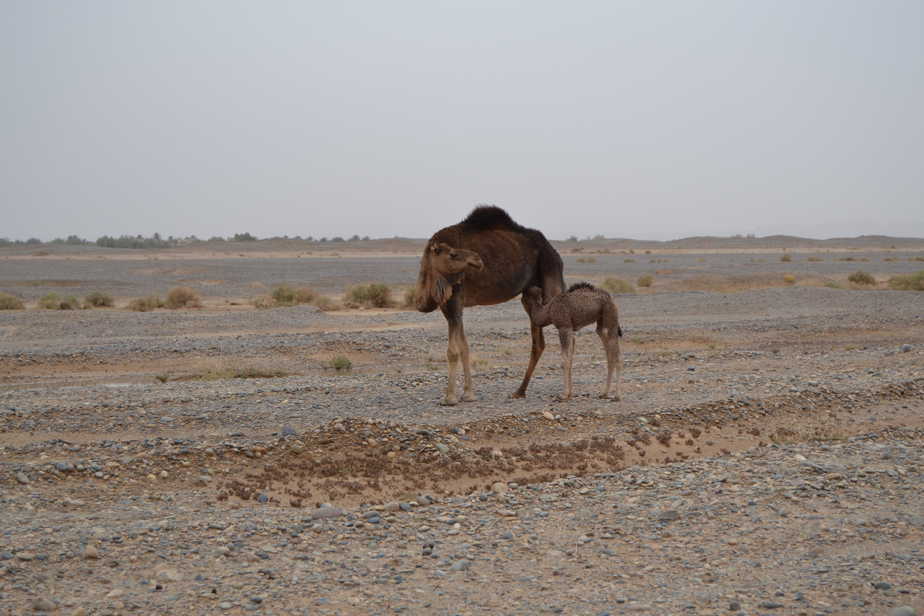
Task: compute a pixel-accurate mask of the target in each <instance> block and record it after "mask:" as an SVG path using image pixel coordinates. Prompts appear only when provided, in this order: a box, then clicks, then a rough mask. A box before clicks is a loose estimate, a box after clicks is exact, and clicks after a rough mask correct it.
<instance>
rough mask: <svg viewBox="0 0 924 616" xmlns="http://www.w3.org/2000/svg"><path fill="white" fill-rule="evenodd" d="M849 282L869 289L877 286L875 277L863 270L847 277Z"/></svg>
mask: <svg viewBox="0 0 924 616" xmlns="http://www.w3.org/2000/svg"><path fill="white" fill-rule="evenodd" d="M847 280H849V281H850V282H852V283H853V284H855V285H859V286H863V287H869V286H873V285H875V284H876V279H875V278H873V275H872V274H870V273H869V272H864V271H863V270H857V271H855V272H854V273H852V274H851V275H849V276H847Z"/></svg>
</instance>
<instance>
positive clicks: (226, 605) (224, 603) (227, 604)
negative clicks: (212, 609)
mask: <svg viewBox="0 0 924 616" xmlns="http://www.w3.org/2000/svg"><path fill="white" fill-rule="evenodd" d="M218 607H220V608H221V609H223V610H230V609H231V608H232V607H233V606H232V605H231V603H230V602H229V601H222V602H221V603H219V604H218Z"/></svg>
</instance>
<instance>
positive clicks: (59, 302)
mask: <svg viewBox="0 0 924 616" xmlns="http://www.w3.org/2000/svg"><path fill="white" fill-rule="evenodd" d="M38 304H39V308H44V309H45V310H77V309H78V308H80V302H79V301H78V300H77V298H76V297H74V296H73V295H68V296H67V297H61V296H60V295H58V294H57V293H49V294H48V295H46V296H44V297H42V299H40V300H39V301H38Z"/></svg>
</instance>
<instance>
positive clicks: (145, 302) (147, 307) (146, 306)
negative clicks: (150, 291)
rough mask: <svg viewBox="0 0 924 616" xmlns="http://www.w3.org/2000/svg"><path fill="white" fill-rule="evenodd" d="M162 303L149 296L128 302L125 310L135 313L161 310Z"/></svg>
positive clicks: (158, 299)
mask: <svg viewBox="0 0 924 616" xmlns="http://www.w3.org/2000/svg"><path fill="white" fill-rule="evenodd" d="M163 307H164V301H163V300H162V299H161V298H159V297H157V296H156V295H149V296H147V297H138V298H135V299H133V300H132V301H130V302H128V306H127V308H128V309H129V310H134V311H135V312H150V311H151V310H155V309H156V308H163Z"/></svg>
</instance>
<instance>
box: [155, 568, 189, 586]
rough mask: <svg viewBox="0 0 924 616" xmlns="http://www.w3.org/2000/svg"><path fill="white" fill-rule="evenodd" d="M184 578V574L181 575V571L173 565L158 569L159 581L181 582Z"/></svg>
mask: <svg viewBox="0 0 924 616" xmlns="http://www.w3.org/2000/svg"><path fill="white" fill-rule="evenodd" d="M181 579H183V576H182V575H180V572H179V571H177V570H176V569H174V568H172V567H164V568H162V569H158V570H157V581H158V582H161V583H165V582H179V581H180V580H181Z"/></svg>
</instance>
